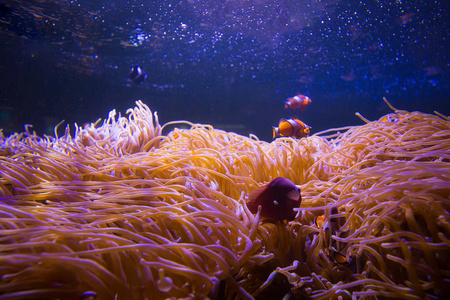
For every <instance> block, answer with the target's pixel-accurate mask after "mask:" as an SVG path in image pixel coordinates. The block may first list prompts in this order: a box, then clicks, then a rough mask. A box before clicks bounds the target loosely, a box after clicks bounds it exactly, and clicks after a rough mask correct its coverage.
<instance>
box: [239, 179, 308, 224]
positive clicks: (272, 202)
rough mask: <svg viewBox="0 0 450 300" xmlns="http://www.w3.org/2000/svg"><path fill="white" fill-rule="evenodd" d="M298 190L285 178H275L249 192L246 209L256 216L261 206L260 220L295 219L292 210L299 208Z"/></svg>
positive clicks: (294, 212) (300, 199) (294, 213)
mask: <svg viewBox="0 0 450 300" xmlns="http://www.w3.org/2000/svg"><path fill="white" fill-rule="evenodd" d="M301 202H302V196H301V194H300V189H299V188H298V187H297V186H296V185H295V184H294V183H292V181H290V180H289V179H287V178H284V177H277V178H275V179H274V180H272V181H271V182H270V183H269V184H267V185H265V186H262V187H259V188H256V189H254V190H253V191H251V192H250V194H249V195H248V199H247V201H246V203H247V207H248V209H249V210H250V211H251V212H252V213H254V214H256V213H257V212H258V206H260V205H261V214H260V216H261V218H262V219H270V220H277V221H282V220H288V221H292V220H294V219H295V215H296V214H297V212H296V211H294V210H293V209H294V208H298V207H300V203H301Z"/></svg>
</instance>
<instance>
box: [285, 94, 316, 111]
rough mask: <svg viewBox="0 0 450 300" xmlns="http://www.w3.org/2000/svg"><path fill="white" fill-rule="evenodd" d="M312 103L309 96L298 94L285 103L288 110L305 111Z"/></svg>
mask: <svg viewBox="0 0 450 300" xmlns="http://www.w3.org/2000/svg"><path fill="white" fill-rule="evenodd" d="M310 103H311V99H310V98H309V97H308V96H305V95H302V94H297V95H295V96H294V97H289V98H287V99H286V101H285V102H284V107H285V108H286V109H289V108H290V109H300V111H304V110H305V109H306V107H307V106H308V105H309V104H310Z"/></svg>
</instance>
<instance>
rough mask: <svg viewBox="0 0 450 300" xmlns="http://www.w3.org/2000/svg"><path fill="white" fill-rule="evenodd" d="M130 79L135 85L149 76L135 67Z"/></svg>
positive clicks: (129, 75) (132, 69)
mask: <svg viewBox="0 0 450 300" xmlns="http://www.w3.org/2000/svg"><path fill="white" fill-rule="evenodd" d="M128 77H129V78H130V79H131V80H132V81H133V82H135V83H141V82H143V81H144V80H145V79H146V78H147V74H145V73H144V71H143V70H142V69H141V68H140V67H139V66H135V67H133V68H131V71H130V74H128Z"/></svg>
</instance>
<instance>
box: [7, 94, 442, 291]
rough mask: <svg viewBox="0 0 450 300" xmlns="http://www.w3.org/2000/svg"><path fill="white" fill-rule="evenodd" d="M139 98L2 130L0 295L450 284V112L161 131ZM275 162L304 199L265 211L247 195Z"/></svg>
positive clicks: (277, 172)
mask: <svg viewBox="0 0 450 300" xmlns="http://www.w3.org/2000/svg"><path fill="white" fill-rule="evenodd" d="M136 104H137V106H136V107H135V108H133V109H129V110H128V111H127V114H128V116H127V117H122V116H120V114H119V116H116V113H115V111H112V112H111V113H110V115H109V117H108V118H107V119H106V120H105V121H104V122H103V123H102V124H101V125H99V122H97V123H92V124H90V125H88V126H85V127H79V126H75V132H74V133H72V132H71V131H70V127H66V131H65V134H64V135H63V136H58V135H57V128H56V129H55V137H49V136H43V137H40V136H37V135H36V134H35V133H32V132H31V131H30V128H29V127H26V131H25V132H23V133H16V134H13V135H11V136H8V137H5V136H3V135H2V136H1V144H0V196H1V198H0V299H88V298H89V297H90V298H89V299H95V298H97V299H167V298H170V299H186V298H192V299H206V298H210V299H253V298H255V299H282V298H283V297H286V298H285V299H333V298H335V299H338V298H340V299H351V298H352V297H357V298H358V299H388V298H389V299H392V298H401V299H425V298H428V299H439V298H442V297H444V296H445V295H448V294H449V293H450V291H449V283H450V251H449V250H450V214H449V212H450V199H449V197H450V196H449V195H450V121H449V118H448V117H445V116H443V115H441V114H439V113H437V114H436V115H431V114H425V113H421V112H407V111H399V110H395V113H392V114H389V115H387V116H384V117H382V118H380V119H379V120H377V121H371V122H370V121H368V120H367V123H366V124H365V125H361V126H351V127H346V128H341V129H339V130H330V131H329V132H328V133H322V134H321V135H313V136H310V137H308V138H302V139H299V140H296V139H291V138H281V139H277V140H275V141H273V142H271V143H268V142H264V141H260V140H258V138H257V137H255V136H252V135H250V136H249V137H245V136H241V135H238V134H235V133H230V132H225V131H222V130H218V129H215V128H213V127H212V126H209V125H201V124H192V123H189V122H184V124H185V125H186V124H187V125H188V126H189V127H190V128H189V129H179V128H175V129H173V130H172V131H170V132H169V133H168V134H166V135H163V134H162V131H163V129H164V126H161V125H160V124H159V121H158V118H157V115H156V113H155V114H153V113H152V112H151V111H150V109H149V108H148V107H147V106H146V105H145V104H143V103H142V102H140V101H138V102H136ZM168 125H173V122H172V123H168ZM325 134H330V135H329V136H325ZM276 177H285V178H287V179H289V180H291V181H292V182H293V183H295V184H296V185H298V186H299V187H300V189H301V196H302V202H301V205H300V207H299V208H298V209H297V210H298V212H297V215H296V218H295V220H293V221H289V222H288V221H279V222H261V221H260V216H259V213H257V214H252V213H251V212H250V211H249V210H248V208H247V206H246V202H245V200H246V197H247V195H248V194H249V192H250V191H252V190H253V189H255V188H258V187H260V186H262V185H264V184H266V183H268V182H269V181H271V180H273V179H274V178H276ZM317 217H321V219H322V220H324V222H325V223H326V222H328V224H330V225H331V224H333V225H334V226H332V227H334V228H333V230H332V231H330V229H329V228H330V227H326V226H318V224H317V222H315V219H316V218H317ZM337 221H339V222H337ZM337 223H339V225H336V224H337ZM327 228H328V230H327ZM336 253H339V254H340V255H341V257H336V256H334V254H336ZM88 291H89V292H88Z"/></svg>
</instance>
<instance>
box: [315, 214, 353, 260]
mask: <svg viewBox="0 0 450 300" xmlns="http://www.w3.org/2000/svg"><path fill="white" fill-rule="evenodd" d="M337 214H338V209H337V207H336V206H334V207H332V208H331V214H330V218H329V221H328V220H326V219H325V215H321V216H317V217H315V218H314V224H315V225H316V227H317V228H319V229H322V228H323V244H324V248H325V253H326V254H327V255H328V256H329V257H330V258H331V259H333V260H334V261H336V262H337V263H339V264H345V263H347V262H348V260H347V257H346V256H345V255H343V254H342V253H340V252H339V251H337V250H336V249H335V248H334V247H333V246H332V243H333V240H332V236H333V235H336V231H339V230H340V228H341V227H342V226H343V225H344V223H345V217H336V215H337Z"/></svg>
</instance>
